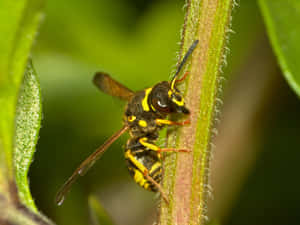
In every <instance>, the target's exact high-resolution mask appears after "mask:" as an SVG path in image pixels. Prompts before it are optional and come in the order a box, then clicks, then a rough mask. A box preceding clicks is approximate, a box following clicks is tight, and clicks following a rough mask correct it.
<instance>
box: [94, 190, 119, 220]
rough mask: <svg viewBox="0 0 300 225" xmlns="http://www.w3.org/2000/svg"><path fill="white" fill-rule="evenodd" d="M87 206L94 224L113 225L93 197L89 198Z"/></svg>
mask: <svg viewBox="0 0 300 225" xmlns="http://www.w3.org/2000/svg"><path fill="white" fill-rule="evenodd" d="M89 206H90V209H91V215H92V219H93V221H94V224H99V225H104V224H105V225H114V223H113V222H112V220H111V218H110V216H109V215H108V213H107V212H106V210H105V209H104V208H103V207H102V205H101V204H100V202H99V201H98V200H97V198H96V197H95V196H94V195H91V196H89Z"/></svg>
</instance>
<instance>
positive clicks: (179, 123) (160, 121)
mask: <svg viewBox="0 0 300 225" xmlns="http://www.w3.org/2000/svg"><path fill="white" fill-rule="evenodd" d="M155 122H156V124H158V125H178V126H183V125H186V124H190V123H191V122H190V120H185V121H183V122H176V121H171V120H164V119H156V120H155Z"/></svg>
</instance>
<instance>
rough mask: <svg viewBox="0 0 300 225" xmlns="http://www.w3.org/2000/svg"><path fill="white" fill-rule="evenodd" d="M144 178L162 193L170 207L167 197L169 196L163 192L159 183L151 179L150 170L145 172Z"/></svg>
mask: <svg viewBox="0 0 300 225" xmlns="http://www.w3.org/2000/svg"><path fill="white" fill-rule="evenodd" d="M144 177H145V178H146V179H147V180H148V181H150V182H151V183H152V184H154V185H155V187H156V188H157V190H158V191H159V192H160V194H161V196H162V197H163V199H164V200H165V202H166V203H167V204H168V205H169V199H168V197H167V195H166V194H165V192H164V191H163V189H162V187H161V185H160V184H159V183H157V182H156V181H155V180H154V179H153V178H152V177H150V176H149V175H148V170H146V171H144Z"/></svg>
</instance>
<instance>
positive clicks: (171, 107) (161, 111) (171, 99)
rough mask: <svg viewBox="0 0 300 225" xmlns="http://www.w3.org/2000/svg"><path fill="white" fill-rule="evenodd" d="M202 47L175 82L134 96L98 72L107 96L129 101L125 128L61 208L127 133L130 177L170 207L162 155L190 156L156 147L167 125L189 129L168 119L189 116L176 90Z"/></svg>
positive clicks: (102, 149) (97, 82)
mask: <svg viewBox="0 0 300 225" xmlns="http://www.w3.org/2000/svg"><path fill="white" fill-rule="evenodd" d="M197 44H198V40H196V41H194V42H193V44H192V45H191V46H190V48H189V49H188V51H187V53H186V54H185V56H184V58H183V60H182V61H181V63H180V64H179V66H178V69H177V71H176V73H175V75H174V77H173V78H172V80H171V81H169V82H168V81H162V82H160V83H158V84H156V85H155V86H153V87H150V88H146V89H145V90H142V91H138V92H133V91H131V90H130V89H128V88H127V87H125V86H123V85H122V84H120V83H119V82H117V81H115V80H114V79H112V78H111V77H110V76H109V75H108V74H106V73H103V72H98V73H96V74H95V76H94V84H95V85H96V86H97V87H98V88H99V89H100V90H101V91H103V92H104V93H107V94H109V95H112V96H115V97H118V98H120V99H122V100H126V101H127V102H128V103H127V106H126V109H125V115H124V119H123V122H124V126H123V127H122V128H121V129H120V130H119V131H117V132H116V133H115V134H114V135H112V136H111V137H110V138H109V139H108V140H107V141H106V142H105V143H104V144H103V145H102V146H100V147H99V148H98V149H97V150H96V151H95V152H94V153H92V154H91V155H90V156H89V157H88V158H87V159H85V160H84V161H83V162H82V163H81V164H80V166H79V167H78V168H77V169H76V170H75V171H74V173H73V174H72V176H71V177H70V178H69V179H68V180H67V181H66V182H65V183H64V185H63V186H62V188H61V189H60V190H59V192H58V194H57V196H56V203H57V204H58V205H61V204H62V203H63V201H64V199H65V195H66V194H67V193H68V191H69V190H70V187H71V185H72V184H73V183H74V182H75V181H76V179H77V178H78V177H79V175H81V176H83V175H84V174H85V172H86V171H87V170H88V169H89V168H90V167H91V166H92V165H93V164H94V163H95V162H96V160H98V159H99V158H100V156H101V155H102V154H103V153H104V152H105V150H106V149H107V148H108V147H109V146H110V145H111V144H112V143H113V142H114V141H116V140H117V139H118V138H119V137H120V136H121V135H122V134H123V133H125V132H126V131H129V134H130V139H129V140H128V141H127V144H126V148H125V159H126V163H127V167H128V170H129V173H130V175H131V176H132V177H133V179H134V180H135V182H136V183H137V184H139V185H140V186H141V187H143V188H145V189H146V190H150V191H154V192H157V191H159V192H160V193H161V195H162V197H163V198H164V200H165V201H166V202H167V203H168V198H167V196H166V194H165V193H164V191H163V190H162V188H161V185H160V181H161V178H162V165H161V160H162V157H161V152H189V150H186V149H173V148H160V147H158V146H157V145H155V141H156V140H157V138H158V132H159V130H161V129H162V127H163V126H164V125H185V124H188V123H189V121H188V120H186V121H183V122H176V121H170V120H167V119H165V118H166V117H167V116H168V115H169V114H171V113H181V114H189V110H188V109H187V108H186V107H185V103H184V98H183V96H182V94H181V93H180V92H179V90H178V89H177V88H176V83H177V82H179V81H182V80H183V79H184V78H185V77H186V75H187V73H186V74H185V75H184V76H183V78H182V79H177V78H178V75H179V73H180V71H181V69H182V67H183V66H184V64H185V62H186V61H187V59H188V57H189V55H191V54H192V52H193V51H194V49H195V48H196V46H197Z"/></svg>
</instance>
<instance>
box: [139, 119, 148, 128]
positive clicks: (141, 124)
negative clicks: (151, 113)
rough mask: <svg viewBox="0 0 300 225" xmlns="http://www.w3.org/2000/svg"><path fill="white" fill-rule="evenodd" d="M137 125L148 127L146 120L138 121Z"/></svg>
mask: <svg viewBox="0 0 300 225" xmlns="http://www.w3.org/2000/svg"><path fill="white" fill-rule="evenodd" d="M139 125H140V126H141V127H147V126H148V124H147V122H146V120H139Z"/></svg>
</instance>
